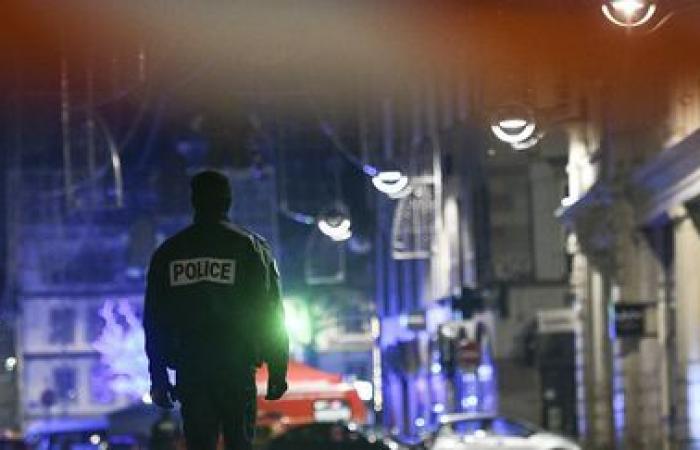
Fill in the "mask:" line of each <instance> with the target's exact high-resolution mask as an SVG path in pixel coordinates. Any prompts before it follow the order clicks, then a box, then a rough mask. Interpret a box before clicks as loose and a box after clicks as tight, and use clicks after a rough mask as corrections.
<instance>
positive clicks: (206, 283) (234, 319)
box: [144, 218, 288, 386]
mask: <svg viewBox="0 0 700 450" xmlns="http://www.w3.org/2000/svg"><path fill="white" fill-rule="evenodd" d="M144 330H145V333H146V354H147V355H148V360H149V372H150V375H151V382H152V383H153V385H154V386H158V385H160V386H164V385H165V384H166V383H167V372H166V367H170V368H173V369H175V370H176V373H177V376H178V383H180V381H181V375H182V374H184V375H187V374H190V375H193V374H198V375H201V376H206V375H207V374H209V373H219V374H224V375H225V376H227V377H230V376H231V374H232V373H233V374H234V375H235V374H236V373H241V374H244V373H247V374H248V375H250V374H252V372H253V368H254V367H255V366H256V365H259V364H260V363H262V362H266V363H267V364H268V369H269V373H270V376H271V377H278V379H279V378H284V377H285V376H286V371H287V359H288V336H287V332H286V330H285V326H284V311H283V309H282V304H281V299H280V284H279V272H278V270H277V264H276V262H275V260H274V258H273V256H272V253H271V251H270V248H269V246H268V245H267V243H266V242H265V241H264V240H263V239H262V238H260V237H259V236H257V235H255V234H253V233H251V232H249V231H246V230H244V229H241V228H239V227H237V226H235V225H233V224H231V223H229V222H228V221H227V220H226V219H225V218H212V219H206V218H195V221H194V223H193V224H192V225H191V226H190V227H188V228H186V229H184V230H183V231H181V232H179V233H178V234H176V235H175V236H173V237H171V238H170V239H167V240H166V241H165V242H164V243H163V244H162V245H161V246H160V247H159V248H158V249H157V250H156V251H155V253H154V254H153V257H152V259H151V263H150V266H149V270H148V279H147V288H146V298H145V305H144ZM183 378H185V377H183Z"/></svg>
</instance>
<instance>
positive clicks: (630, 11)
mask: <svg viewBox="0 0 700 450" xmlns="http://www.w3.org/2000/svg"><path fill="white" fill-rule="evenodd" d="M601 9H602V11H603V14H604V15H605V18H607V19H608V20H609V21H610V22H612V23H614V24H615V25H617V26H620V27H625V28H635V27H640V26H642V25H644V24H646V23H648V22H649V21H650V20H651V18H652V17H654V14H655V13H656V9H657V7H656V4H655V3H654V2H651V1H647V0H606V1H605V2H604V3H603V5H602V6H601Z"/></svg>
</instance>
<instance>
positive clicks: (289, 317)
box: [282, 297, 311, 345]
mask: <svg viewBox="0 0 700 450" xmlns="http://www.w3.org/2000/svg"><path fill="white" fill-rule="evenodd" d="M282 303H283V305H284V314H285V317H284V322H285V325H286V327H287V333H289V340H290V341H292V343H293V344H294V343H296V344H301V345H306V344H309V343H310V342H311V319H310V317H309V309H308V308H307V306H306V303H305V302H304V301H303V300H301V299H298V298H294V297H289V298H285V299H284V300H282Z"/></svg>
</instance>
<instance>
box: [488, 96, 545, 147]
mask: <svg viewBox="0 0 700 450" xmlns="http://www.w3.org/2000/svg"><path fill="white" fill-rule="evenodd" d="M536 130H537V125H536V124H535V120H534V119H533V117H532V113H531V111H530V110H529V109H528V108H525V107H523V106H519V105H514V106H510V107H503V108H501V109H500V110H499V111H497V113H496V114H495V115H494V118H493V120H492V121H491V132H492V133H493V134H494V136H496V137H497V138H498V139H499V140H500V141H502V142H505V143H507V144H510V145H511V146H513V147H515V146H516V145H517V146H520V147H521V148H516V150H522V149H525V148H530V147H532V145H534V144H535V143H537V141H535V142H534V143H532V144H531V145H527V144H525V143H529V142H531V139H533V138H535V139H539V138H536V137H535V131H536Z"/></svg>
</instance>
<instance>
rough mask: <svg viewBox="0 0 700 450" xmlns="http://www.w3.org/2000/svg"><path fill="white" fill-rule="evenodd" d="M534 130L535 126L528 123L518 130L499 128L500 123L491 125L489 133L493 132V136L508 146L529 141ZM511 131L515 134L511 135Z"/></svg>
mask: <svg viewBox="0 0 700 450" xmlns="http://www.w3.org/2000/svg"><path fill="white" fill-rule="evenodd" d="M535 128H536V126H535V124H534V123H528V124H526V125H525V126H523V127H522V128H519V129H514V128H504V127H502V126H501V124H500V123H499V124H496V125H491V131H492V132H493V134H494V135H495V136H496V137H497V138H498V139H500V140H501V141H503V142H506V143H508V144H516V143H518V142H523V141H526V140H528V139H530V138H531V137H532V135H533V134H534V133H535ZM516 130H518V131H516ZM513 131H515V132H514V133H513Z"/></svg>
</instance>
